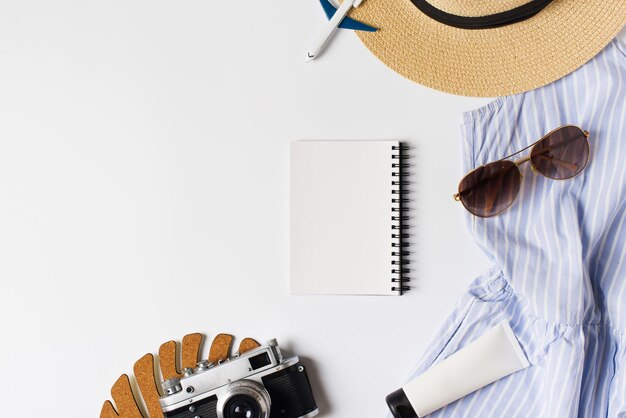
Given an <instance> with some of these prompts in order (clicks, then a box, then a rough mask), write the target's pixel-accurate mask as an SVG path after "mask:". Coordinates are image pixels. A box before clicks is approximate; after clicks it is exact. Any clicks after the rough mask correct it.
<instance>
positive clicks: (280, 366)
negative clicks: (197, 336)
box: [159, 340, 318, 418]
mask: <svg viewBox="0 0 626 418" xmlns="http://www.w3.org/2000/svg"><path fill="white" fill-rule="evenodd" d="M163 390H164V391H165V395H164V396H162V397H161V399H160V400H159V402H160V404H161V409H162V411H163V416H164V417H165V418H308V417H314V416H315V415H317V414H318V409H317V405H316V403H315V399H314V398H313V392H312V390H311V385H310V383H309V378H308V376H307V373H306V369H305V368H304V366H303V365H301V364H300V360H299V358H298V357H297V356H293V357H288V358H283V355H282V353H281V351H280V347H279V346H278V343H277V342H276V340H271V341H269V342H268V343H267V345H265V346H261V347H258V348H255V349H253V350H250V351H248V352H246V353H244V354H241V355H239V354H236V355H235V356H234V357H230V358H228V359H227V360H224V361H221V362H219V363H218V364H213V363H208V362H206V361H205V362H200V363H198V367H196V368H195V369H185V372H184V376H183V377H181V378H175V379H170V380H167V381H165V382H164V383H163Z"/></svg>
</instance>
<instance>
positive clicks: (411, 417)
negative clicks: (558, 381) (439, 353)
mask: <svg viewBox="0 0 626 418" xmlns="http://www.w3.org/2000/svg"><path fill="white" fill-rule="evenodd" d="M529 365H530V363H529V362H528V360H527V359H526V356H525V355H524V352H523V351H522V348H521V347H520V345H519V342H518V341H517V339H516V338H515V334H514V333H513V330H512V329H511V326H510V325H509V323H508V321H506V320H504V321H502V322H500V323H499V324H498V325H496V326H495V327H493V328H491V329H490V330H489V331H487V332H485V333H484V334H483V335H481V336H480V337H478V338H477V339H476V340H474V341H472V342H471V343H470V344H468V345H467V346H465V347H463V348H462V349H460V350H459V351H457V352H456V353H454V354H452V355H451V356H450V357H448V358H446V359H445V360H443V361H441V362H440V363H438V364H436V365H434V366H433V367H431V368H430V369H428V370H427V371H425V372H424V373H422V374H421V375H419V376H418V377H416V378H415V379H413V380H412V381H410V382H409V383H407V384H406V385H404V386H403V387H402V389H399V390H397V391H396V392H394V393H392V394H391V395H389V396H388V397H387V404H388V405H389V408H390V409H391V411H392V413H393V416H394V417H395V418H421V417H424V416H426V415H428V414H430V413H432V412H434V411H436V410H437V409H439V408H443V407H444V406H446V405H448V404H449V403H452V402H454V401H456V400H457V399H460V398H462V397H464V396H466V395H468V394H470V393H472V392H474V391H476V390H478V389H480V388H482V387H484V386H487V385H488V384H490V383H493V382H495V381H496V380H498V379H502V378H503V377H506V376H508V375H510V374H511V373H515V372H517V371H519V370H522V369H525V368H527V367H528V366H529ZM407 401H408V402H407Z"/></svg>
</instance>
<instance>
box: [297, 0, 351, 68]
mask: <svg viewBox="0 0 626 418" xmlns="http://www.w3.org/2000/svg"><path fill="white" fill-rule="evenodd" d="M362 1H363V0H343V2H342V3H341V5H340V6H339V8H338V9H337V11H336V12H335V14H334V15H333V17H332V18H331V19H330V20H329V21H328V23H327V24H326V26H325V27H324V30H323V31H322V33H320V36H318V37H317V39H316V40H315V42H314V43H313V45H312V46H311V48H310V49H309V51H308V52H307V54H306V61H307V62H309V61H311V60H313V59H315V57H317V54H319V53H320V51H321V50H322V48H324V45H326V42H328V40H329V39H330V37H331V36H332V35H333V33H335V30H337V27H338V26H339V25H340V24H341V21H342V20H343V19H344V18H345V17H346V15H347V14H348V12H349V11H350V9H351V8H353V7H358V6H359V4H361V2H362Z"/></svg>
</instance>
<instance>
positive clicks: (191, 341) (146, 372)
mask: <svg viewBox="0 0 626 418" xmlns="http://www.w3.org/2000/svg"><path fill="white" fill-rule="evenodd" d="M202 339H203V337H202V334H189V335H185V337H183V342H182V348H180V350H179V344H178V343H177V342H176V341H168V342H166V343H163V344H162V345H161V347H160V348H159V357H158V360H159V365H158V366H157V364H156V359H155V357H154V356H153V355H152V354H146V355H145V356H143V357H142V358H140V359H139V360H137V361H136V362H135V366H134V367H133V372H134V375H135V380H136V382H137V386H136V388H133V386H132V385H131V381H130V378H129V377H128V375H126V374H123V375H121V376H120V377H119V379H117V381H116V382H115V383H114V384H113V387H112V388H111V397H112V398H113V402H111V401H108V400H107V401H105V402H104V405H102V410H101V412H100V418H118V417H119V418H161V417H162V416H163V412H161V407H160V406H159V397H160V396H161V395H162V393H161V389H160V388H161V382H162V381H163V380H167V379H171V378H173V377H181V376H182V369H184V368H187V367H195V366H196V364H197V363H198V361H199V359H200V350H201V348H202ZM232 343H233V336H232V335H229V334H219V335H217V336H216V337H215V338H214V339H213V342H212V343H211V349H210V350H209V358H208V360H209V361H211V362H217V361H219V360H224V359H226V358H228V356H229V355H230V349H231V346H232ZM257 347H260V344H259V343H258V342H256V341H255V340H253V339H252V338H244V339H243V340H242V341H241V343H240V344H239V349H238V351H239V353H245V352H246V351H250V350H252V349H254V348H257ZM179 355H180V361H179ZM179 365H182V368H181V367H179ZM159 369H160V370H159ZM160 375H162V376H163V379H161V378H160ZM114 404H115V406H114ZM139 405H142V406H141V407H140V406H139ZM143 405H145V410H144V407H143Z"/></svg>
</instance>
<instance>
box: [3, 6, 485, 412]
mask: <svg viewBox="0 0 626 418" xmlns="http://www.w3.org/2000/svg"><path fill="white" fill-rule="evenodd" d="M323 24H324V16H323V12H322V9H321V8H320V6H319V4H318V2H317V1H316V0H305V1H304V0H302V1H284V2H260V1H250V0H247V1H241V2H235V1H227V0H185V1H163V0H150V1H147V0H130V1H129V0H124V1H121V0H109V1H103V0H100V1H89V0H74V1H67V0H66V1H46V0H38V1H35V0H32V1H19V2H17V1H1V2H0V318H1V319H0V331H1V333H0V343H1V344H0V372H1V374H2V379H1V380H0V393H1V394H2V396H1V398H2V400H3V402H2V405H3V406H2V415H3V416H30V415H32V414H33V412H32V410H31V408H34V407H35V406H36V408H37V409H36V410H37V411H38V412H36V413H35V414H36V415H37V414H39V415H41V414H42V413H45V415H46V416H49V417H81V418H82V417H96V416H99V413H100V408H101V405H102V403H103V401H104V400H105V399H107V398H108V397H109V389H110V387H111V385H112V384H113V382H114V381H115V380H116V379H117V378H118V376H119V375H120V374H122V373H129V372H131V371H132V366H133V363H134V361H135V360H137V359H138V358H139V357H141V356H142V355H143V354H145V353H146V352H156V351H157V349H158V347H159V345H160V344H161V343H162V342H164V341H167V340H169V339H180V338H182V336H183V335H185V334H186V333H190V332H202V333H205V334H206V335H207V336H208V337H209V338H212V337H213V336H215V334H217V333H219V332H228V333H232V334H234V335H235V336H237V338H238V339H239V340H240V339H241V338H243V337H245V336H250V337H254V338H256V339H258V340H259V341H262V342H263V341H265V340H267V339H269V338H272V337H277V338H278V340H279V341H280V342H281V343H282V345H283V346H284V347H287V348H289V349H290V350H292V351H294V352H296V353H297V354H299V355H300V356H301V357H303V358H304V359H305V362H306V363H307V365H308V366H309V370H310V373H311V379H312V383H313V386H314V391H315V394H316V396H317V401H318V404H319V407H320V410H321V414H320V417H328V418H330V417H342V418H353V417H377V416H382V415H383V414H384V413H385V411H386V406H385V403H384V397H385V395H386V394H387V393H389V392H390V391H392V390H394V389H396V388H397V387H398V386H399V385H400V384H401V383H403V380H404V378H405V377H406V375H407V374H408V373H409V372H410V370H411V368H412V367H413V365H414V364H415V362H416V361H417V360H418V358H419V356H420V354H421V353H422V352H423V350H424V349H425V348H426V345H427V344H428V342H429V340H430V339H431V338H432V337H433V335H434V334H435V332H436V331H437V329H438V327H439V326H440V324H441V322H442V321H443V320H444V319H445V317H446V316H447V315H448V314H449V313H450V311H451V309H452V307H453V304H454V302H455V300H456V299H457V297H458V296H459V294H460V293H461V292H462V291H463V290H464V288H465V287H466V286H467V284H468V283H469V282H470V281H471V280H472V278H473V277H474V276H476V275H477V274H479V273H480V272H481V271H482V270H483V269H485V268H487V267H488V262H487V260H486V258H485V257H484V256H483V255H482V254H481V253H480V252H479V250H478V249H477V248H476V247H475V246H474V244H473V243H472V240H471V237H470V236H469V233H468V232H467V231H466V230H465V228H464V222H463V209H462V208H461V206H460V205H458V204H457V203H455V202H454V201H453V200H452V198H451V195H452V193H453V192H454V190H455V187H456V184H457V182H458V180H459V178H460V176H461V175H462V174H463V173H461V171H460V168H459V162H460V158H459V144H458V125H459V123H458V122H459V117H460V113H461V112H462V111H464V110H468V109H471V108H474V107H476V106H479V105H482V104H484V103H486V100H485V99H470V98H463V97H456V96H451V95H447V94H444V93H440V92H436V91H433V90H430V89H427V88H425V87H422V86H419V85H417V84H413V83H411V82H409V81H407V80H405V79H403V78H401V77H400V76H398V75H396V74H394V73H393V72H391V71H390V70H388V69H387V68H386V67H385V66H384V65H383V64H381V63H380V62H378V61H377V60H376V59H375V58H374V57H373V56H372V55H371V54H370V53H369V52H368V51H367V50H366V49H365V48H364V47H363V46H362V45H361V44H360V42H359V41H358V39H357V38H356V36H354V34H352V33H350V32H346V31H342V32H341V33H339V35H338V36H337V37H336V38H335V39H334V40H333V42H332V45H331V46H330V48H329V49H328V50H327V53H325V54H324V55H323V56H321V57H320V58H319V59H318V60H317V61H315V62H313V63H310V64H305V63H304V57H305V54H306V49H307V47H308V45H309V43H310V42H311V41H312V40H313V39H314V38H315V36H316V35H317V34H318V33H319V31H320V30H321V28H322V26H323ZM333 138H336V139H401V140H405V141H407V142H409V143H410V144H411V145H412V146H413V148H414V150H413V153H414V155H416V158H415V159H414V160H413V162H414V165H415V166H414V170H413V177H412V180H413V181H414V183H415V184H414V189H415V193H414V194H413V200H414V202H413V208H414V209H413V210H412V211H411V215H412V218H413V221H412V224H413V228H412V230H411V233H412V234H413V235H414V238H413V242H414V244H415V245H414V246H413V251H414V253H413V257H412V260H413V266H412V267H413V273H412V277H413V278H414V282H413V286H414V288H413V290H412V291H411V292H410V293H408V294H406V295H405V296H403V297H401V298H396V297H314V296H311V297H307V296H304V297H296V296H290V295H289V292H288V274H287V272H288V266H289V254H288V243H289V234H288V225H289V192H288V190H289V189H288V186H289V175H288V173H289V161H288V152H289V143H290V141H293V140H297V139H333ZM207 349H208V345H205V351H206V350H207Z"/></svg>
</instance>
